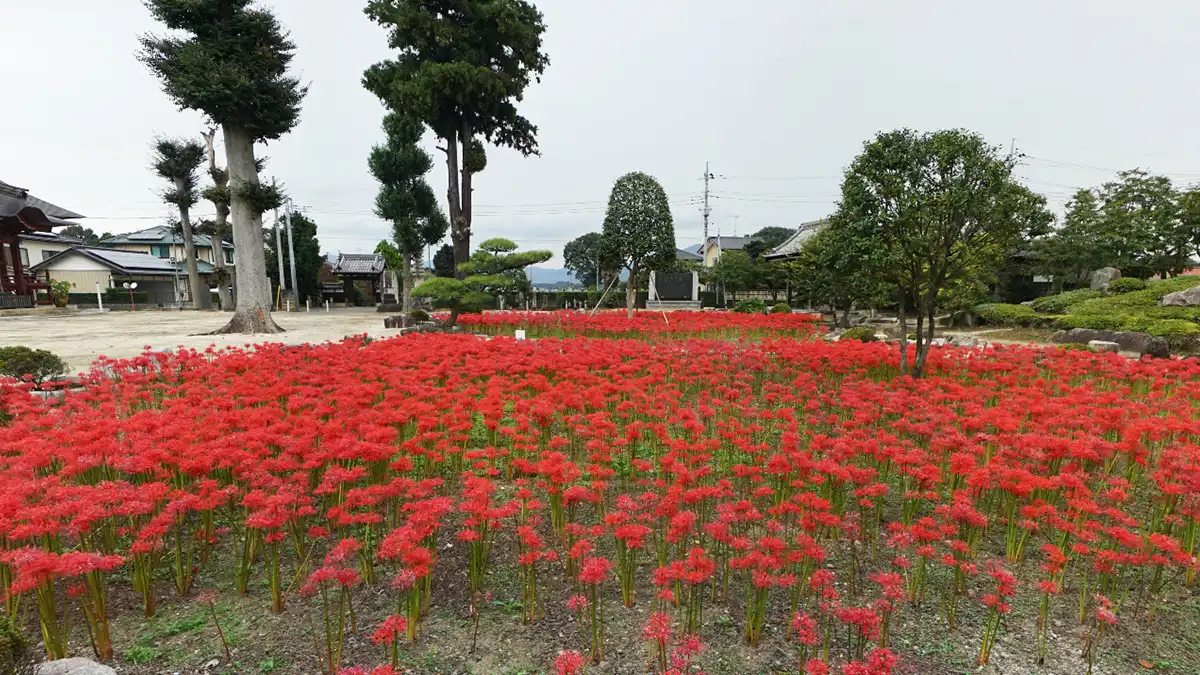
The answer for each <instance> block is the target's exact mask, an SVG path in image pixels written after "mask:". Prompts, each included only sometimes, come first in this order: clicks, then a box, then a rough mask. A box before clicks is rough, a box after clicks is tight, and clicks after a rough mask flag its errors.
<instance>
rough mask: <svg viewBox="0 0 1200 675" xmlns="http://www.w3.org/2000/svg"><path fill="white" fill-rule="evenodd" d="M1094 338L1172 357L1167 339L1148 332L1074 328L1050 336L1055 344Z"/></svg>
mask: <svg viewBox="0 0 1200 675" xmlns="http://www.w3.org/2000/svg"><path fill="white" fill-rule="evenodd" d="M1093 340H1098V341H1101V342H1115V343H1117V345H1119V346H1120V348H1121V351H1124V352H1136V353H1137V354H1139V355H1143V356H1144V355H1150V356H1154V357H1157V358H1163V359H1165V358H1170V356H1171V348H1170V347H1169V346H1168V345H1167V341H1166V340H1164V339H1162V338H1159V337H1154V336H1152V335H1147V334H1146V333H1135V332H1132V331H1118V330H1096V329H1094V328H1072V329H1071V330H1060V331H1057V332H1055V333H1054V334H1053V335H1051V336H1050V341H1051V342H1053V343H1055V344H1063V343H1072V344H1081V345H1086V344H1089V343H1091V342H1092V341H1093Z"/></svg>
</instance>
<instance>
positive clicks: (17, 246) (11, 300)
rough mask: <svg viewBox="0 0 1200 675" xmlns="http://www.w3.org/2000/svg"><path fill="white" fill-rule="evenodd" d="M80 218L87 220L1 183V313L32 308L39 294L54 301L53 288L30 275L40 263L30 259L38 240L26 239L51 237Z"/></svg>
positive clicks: (23, 190) (43, 299) (24, 190)
mask: <svg viewBox="0 0 1200 675" xmlns="http://www.w3.org/2000/svg"><path fill="white" fill-rule="evenodd" d="M79 218H83V216H82V215H80V214H78V213H75V212H74V211H68V210H67V209H64V208H62V207H61V206H55V205H54V204H51V203H50V202H47V201H44V200H41V199H38V198H37V197H34V196H33V195H31V194H29V191H28V190H26V189H25V188H19V187H16V186H15V185H10V184H8V183H5V182H3V181H0V309H10V308H22V307H32V306H33V305H34V302H35V298H36V297H37V295H38V291H45V294H44V297H43V298H42V299H41V301H43V302H49V301H50V295H49V287H48V286H47V285H46V284H44V283H42V282H40V281H38V280H37V279H36V278H35V277H31V276H30V275H29V274H28V272H27V268H28V267H29V264H30V263H34V262H37V261H35V260H31V259H30V251H31V248H36V247H34V245H33V244H32V243H30V242H32V241H34V240H33V239H22V237H30V236H32V235H46V234H51V233H52V232H53V231H54V228H55V227H60V226H63V225H70V224H71V221H73V220H76V219H79Z"/></svg>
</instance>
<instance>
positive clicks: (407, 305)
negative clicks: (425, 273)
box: [400, 250, 413, 314]
mask: <svg viewBox="0 0 1200 675" xmlns="http://www.w3.org/2000/svg"><path fill="white" fill-rule="evenodd" d="M400 257H401V258H403V260H401V262H400V310H401V311H402V312H404V313H405V314H408V313H409V312H411V311H412V289H413V272H412V258H413V257H412V254H411V253H409V252H408V251H404V250H401V251H400Z"/></svg>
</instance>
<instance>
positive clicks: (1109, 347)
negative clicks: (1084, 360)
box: [1087, 340, 1121, 354]
mask: <svg viewBox="0 0 1200 675" xmlns="http://www.w3.org/2000/svg"><path fill="white" fill-rule="evenodd" d="M1087 345H1088V347H1090V348H1092V349H1095V350H1096V351H1098V352H1112V353H1114V354H1116V353H1117V352H1119V351H1121V345H1119V344H1117V343H1115V342H1109V341H1107V340H1091V341H1089V342H1088V343H1087Z"/></svg>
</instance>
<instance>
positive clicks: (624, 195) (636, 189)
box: [603, 171, 675, 316]
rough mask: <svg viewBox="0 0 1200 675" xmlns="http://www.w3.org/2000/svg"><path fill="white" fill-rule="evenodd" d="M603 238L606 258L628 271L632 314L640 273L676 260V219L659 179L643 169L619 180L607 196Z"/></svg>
mask: <svg viewBox="0 0 1200 675" xmlns="http://www.w3.org/2000/svg"><path fill="white" fill-rule="evenodd" d="M603 241H604V247H605V251H606V252H607V256H606V257H608V258H610V259H612V260H613V261H614V262H617V263H618V264H620V265H622V266H624V267H625V269H628V270H629V283H628V284H626V287H625V309H626V310H627V312H628V313H629V316H633V305H634V301H635V300H636V298H637V282H636V280H637V278H638V272H640V271H642V270H644V269H646V268H648V267H652V266H655V265H670V264H672V263H673V262H674V260H675V221H674V220H673V219H672V217H671V205H670V204H669V203H668V201H667V193H666V191H665V190H663V188H662V185H660V184H659V183H658V181H657V180H655V179H654V178H653V177H652V176H650V175H648V174H645V173H642V172H640V171H635V172H633V173H627V174H625V175H624V176H621V177H620V178H618V179H617V182H616V183H614V184H613V188H612V192H611V193H610V194H609V196H608V210H607V211H606V212H605V214H604V233H603Z"/></svg>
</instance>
